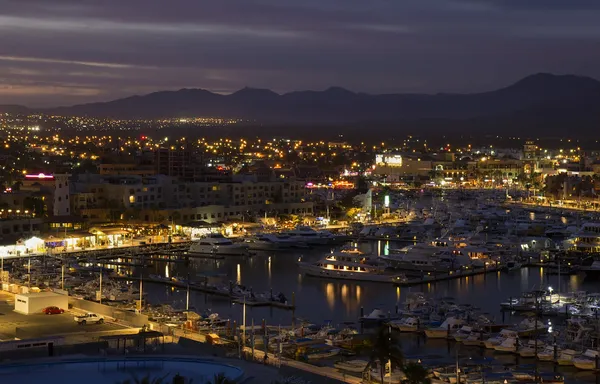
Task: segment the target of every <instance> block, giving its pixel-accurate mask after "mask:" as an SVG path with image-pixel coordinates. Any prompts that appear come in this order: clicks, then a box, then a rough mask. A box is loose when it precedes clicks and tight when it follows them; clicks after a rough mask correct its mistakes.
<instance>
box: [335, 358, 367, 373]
mask: <svg viewBox="0 0 600 384" xmlns="http://www.w3.org/2000/svg"><path fill="white" fill-rule="evenodd" d="M368 364H369V362H368V361H365V360H350V361H338V362H337V363H334V364H333V366H334V367H335V368H337V369H339V370H340V371H348V372H357V373H361V372H363V371H364V370H365V369H366V368H367V365H368Z"/></svg>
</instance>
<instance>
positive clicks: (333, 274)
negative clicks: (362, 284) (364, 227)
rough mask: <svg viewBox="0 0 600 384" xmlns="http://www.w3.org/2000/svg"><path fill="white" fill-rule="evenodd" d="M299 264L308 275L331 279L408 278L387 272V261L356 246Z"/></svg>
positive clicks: (391, 280)
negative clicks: (384, 261) (367, 253)
mask: <svg viewBox="0 0 600 384" xmlns="http://www.w3.org/2000/svg"><path fill="white" fill-rule="evenodd" d="M299 266H300V270H301V271H303V272H304V274H305V275H307V276H315V277H325V278H330V279H343V280H356V281H373V282H380V283H402V282H406V281H407V280H408V279H407V277H406V276H405V275H403V274H397V273H396V274H392V273H389V272H387V271H386V265H385V263H382V262H381V261H379V260H377V257H375V256H370V255H366V254H364V253H363V252H361V251H360V250H358V249H355V248H353V249H342V250H341V251H339V252H332V253H329V254H327V255H326V256H325V257H323V258H322V259H320V260H319V261H317V262H315V263H312V262H311V263H308V262H299Z"/></svg>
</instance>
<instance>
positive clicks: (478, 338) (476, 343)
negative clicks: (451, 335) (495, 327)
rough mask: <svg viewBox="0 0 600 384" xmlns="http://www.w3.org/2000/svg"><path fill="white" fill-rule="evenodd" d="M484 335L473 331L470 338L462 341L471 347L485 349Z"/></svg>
mask: <svg viewBox="0 0 600 384" xmlns="http://www.w3.org/2000/svg"><path fill="white" fill-rule="evenodd" d="M483 335H484V333H483V332H481V331H473V332H471V334H470V335H469V337H467V338H466V339H463V340H462V343H463V344H464V345H466V346H471V347H483Z"/></svg>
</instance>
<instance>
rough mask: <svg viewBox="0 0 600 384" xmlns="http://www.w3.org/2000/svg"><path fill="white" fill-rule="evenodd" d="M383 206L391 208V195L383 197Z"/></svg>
mask: <svg viewBox="0 0 600 384" xmlns="http://www.w3.org/2000/svg"><path fill="white" fill-rule="evenodd" d="M383 206H384V207H385V208H389V207H390V195H385V196H384V197H383Z"/></svg>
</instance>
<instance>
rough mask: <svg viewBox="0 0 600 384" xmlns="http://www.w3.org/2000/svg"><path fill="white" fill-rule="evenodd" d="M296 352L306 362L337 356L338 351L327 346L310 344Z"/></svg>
mask: <svg viewBox="0 0 600 384" xmlns="http://www.w3.org/2000/svg"><path fill="white" fill-rule="evenodd" d="M298 352H299V353H300V354H301V355H304V356H305V357H306V358H307V359H308V360H320V359H327V358H330V357H333V356H336V355H338V354H339V353H340V349H339V348H334V347H332V346H330V345H327V344H312V345H307V346H304V347H301V348H299V350H298Z"/></svg>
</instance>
